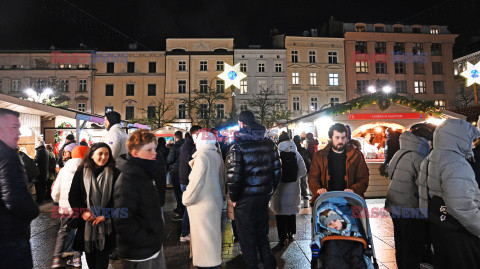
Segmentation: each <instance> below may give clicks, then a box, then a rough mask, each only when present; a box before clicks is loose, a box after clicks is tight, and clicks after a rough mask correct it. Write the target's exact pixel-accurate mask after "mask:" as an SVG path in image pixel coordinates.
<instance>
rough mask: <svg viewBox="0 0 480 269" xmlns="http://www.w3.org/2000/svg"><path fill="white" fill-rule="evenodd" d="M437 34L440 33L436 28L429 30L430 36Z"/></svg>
mask: <svg viewBox="0 0 480 269" xmlns="http://www.w3.org/2000/svg"><path fill="white" fill-rule="evenodd" d="M439 33H440V30H438V29H436V28H432V29H430V34H432V35H438V34H439Z"/></svg>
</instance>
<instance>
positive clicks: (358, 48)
mask: <svg viewBox="0 0 480 269" xmlns="http://www.w3.org/2000/svg"><path fill="white" fill-rule="evenodd" d="M337 26H338V24H337ZM339 29H340V30H339V31H340V32H341V36H342V37H317V36H315V34H313V35H312V36H286V37H284V38H281V45H280V46H277V47H279V48H278V49H261V48H259V47H253V46H252V47H250V48H248V49H235V46H234V39H233V38H200V39H198V38H196V39H177V38H168V39H167V40H166V51H109V52H102V51H85V50H82V51H80V50H76V51H54V50H53V51H0V92H2V93H5V94H9V95H13V96H17V97H23V96H24V95H25V93H24V92H25V90H26V89H28V88H36V89H39V90H40V91H41V89H42V88H45V87H53V86H54V87H55V89H56V90H57V96H59V97H58V101H62V102H63V101H68V102H69V105H70V107H71V108H73V109H77V110H80V111H86V112H91V113H95V114H104V113H105V112H108V111H110V110H115V111H118V112H120V113H121V114H122V116H123V117H124V118H125V119H126V120H131V119H134V118H142V117H154V116H155V113H156V109H157V106H156V105H157V103H158V101H161V102H164V103H166V104H171V105H172V109H171V110H169V111H168V113H167V114H166V115H165V117H166V118H171V117H176V118H177V120H176V121H177V123H178V124H179V125H180V126H181V127H188V126H189V125H190V124H191V122H190V121H191V120H190V116H191V117H192V118H193V121H194V122H197V121H198V120H200V119H201V117H202V115H201V113H200V112H199V111H192V113H191V115H189V111H188V107H187V105H186V103H185V101H184V100H189V98H194V96H193V95H194V91H200V92H201V91H202V90H204V89H206V88H208V87H212V88H215V89H216V91H217V92H224V93H225V94H226V96H227V97H228V98H227V99H225V100H219V101H218V102H216V104H215V113H214V114H215V115H214V117H215V118H216V119H218V120H220V121H224V120H226V119H227V117H228V115H229V113H230V112H231V110H232V107H233V102H234V103H235V107H236V108H237V109H238V110H239V111H240V110H245V109H249V101H250V100H252V99H254V98H256V96H257V94H258V93H259V92H260V90H261V89H270V90H271V92H272V98H275V100H278V104H277V109H279V110H289V111H291V112H292V116H293V117H296V116H301V115H305V114H308V113H311V112H313V111H315V110H319V109H321V108H322V107H325V106H329V105H334V104H338V103H342V102H345V101H347V100H350V99H353V98H356V97H358V96H360V95H362V94H364V93H366V89H367V88H368V87H369V86H375V87H377V88H380V87H383V86H385V85H390V86H391V87H392V88H393V89H394V90H395V91H396V92H397V93H399V94H403V95H408V96H411V97H414V98H418V99H426V100H435V101H436V103H437V105H438V106H440V107H451V106H453V104H454V101H455V86H454V71H453V59H452V47H453V45H454V40H455V37H456V35H454V34H450V33H449V32H448V30H447V29H446V27H444V26H421V25H417V26H415V25H413V26H412V25H384V24H364V23H340V28H339ZM337 30H338V29H337ZM237 63H239V64H240V69H241V72H244V73H245V74H246V75H247V77H246V78H245V79H243V80H242V81H241V84H240V88H238V89H235V91H234V92H232V91H231V89H230V88H229V89H225V84H224V81H222V80H221V79H219V78H217V76H218V75H219V74H220V73H222V72H223V71H224V64H229V65H234V64H237Z"/></svg>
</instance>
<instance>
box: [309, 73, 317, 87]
mask: <svg viewBox="0 0 480 269" xmlns="http://www.w3.org/2000/svg"><path fill="white" fill-rule="evenodd" d="M310 85H317V73H310Z"/></svg>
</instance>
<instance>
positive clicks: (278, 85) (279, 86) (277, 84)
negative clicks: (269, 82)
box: [275, 81, 283, 94]
mask: <svg viewBox="0 0 480 269" xmlns="http://www.w3.org/2000/svg"><path fill="white" fill-rule="evenodd" d="M275 93H277V94H283V82H282V81H275Z"/></svg>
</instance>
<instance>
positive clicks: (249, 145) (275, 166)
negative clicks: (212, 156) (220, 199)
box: [226, 124, 282, 202]
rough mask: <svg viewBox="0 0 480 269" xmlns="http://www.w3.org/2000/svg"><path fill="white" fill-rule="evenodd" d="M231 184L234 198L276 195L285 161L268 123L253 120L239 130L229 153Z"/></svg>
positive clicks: (230, 189) (235, 199)
mask: <svg viewBox="0 0 480 269" xmlns="http://www.w3.org/2000/svg"><path fill="white" fill-rule="evenodd" d="M226 165H227V187H228V194H229V197H230V199H231V200H232V202H236V201H238V200H240V199H242V198H243V197H247V196H258V195H272V194H273V193H274V192H275V190H276V189H277V186H278V184H279V183H280V180H281V179H282V163H281V161H280V154H279V152H278V149H277V146H276V145H275V143H274V142H273V141H272V140H271V139H269V138H266V137H265V127H264V126H262V125H258V124H253V125H252V126H251V127H249V126H245V127H244V128H242V129H240V131H239V132H237V133H236V137H235V141H234V142H233V143H232V145H231V146H230V151H229V152H228V153H227V158H226Z"/></svg>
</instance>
